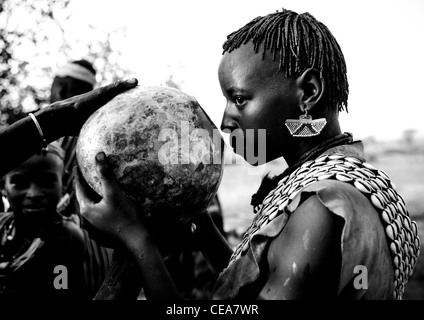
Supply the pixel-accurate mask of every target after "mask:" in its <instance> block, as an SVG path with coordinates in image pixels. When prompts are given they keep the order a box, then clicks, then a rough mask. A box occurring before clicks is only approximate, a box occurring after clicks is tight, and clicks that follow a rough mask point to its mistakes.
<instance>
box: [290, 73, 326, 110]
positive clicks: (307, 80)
mask: <svg viewBox="0 0 424 320" xmlns="http://www.w3.org/2000/svg"><path fill="white" fill-rule="evenodd" d="M296 81H297V83H298V86H299V88H300V90H301V97H300V102H301V110H302V111H305V107H306V106H308V111H310V110H312V109H313V108H314V107H315V105H317V104H318V103H319V102H320V101H321V100H322V98H323V96H324V91H325V82H324V79H323V78H322V77H321V74H320V73H319V71H318V70H316V69H314V68H309V69H306V70H305V71H304V72H303V73H302V74H301V75H300V76H299V77H298V78H297V80H296Z"/></svg>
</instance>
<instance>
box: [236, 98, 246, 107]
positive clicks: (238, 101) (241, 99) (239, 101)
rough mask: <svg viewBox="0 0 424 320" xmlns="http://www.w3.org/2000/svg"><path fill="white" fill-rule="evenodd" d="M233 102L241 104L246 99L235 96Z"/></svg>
mask: <svg viewBox="0 0 424 320" xmlns="http://www.w3.org/2000/svg"><path fill="white" fill-rule="evenodd" d="M234 102H235V104H236V105H237V106H242V105H243V104H244V103H245V102H246V99H245V98H243V97H235V98H234Z"/></svg>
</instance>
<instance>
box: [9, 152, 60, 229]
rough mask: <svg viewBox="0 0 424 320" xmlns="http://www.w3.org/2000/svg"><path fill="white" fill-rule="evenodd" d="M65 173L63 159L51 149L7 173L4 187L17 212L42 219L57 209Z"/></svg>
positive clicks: (26, 216)
mask: <svg viewBox="0 0 424 320" xmlns="http://www.w3.org/2000/svg"><path fill="white" fill-rule="evenodd" d="M62 176H63V161H62V160H61V159H60V158H59V157H58V156H56V155H54V154H52V153H47V154H39V155H35V156H33V157H32V158H30V159H29V160H28V161H26V162H25V163H24V164H22V165H21V166H19V167H18V168H16V169H14V170H13V171H11V172H10V173H8V174H7V175H6V179H5V190H6V195H7V198H8V201H9V203H10V206H11V209H12V210H13V212H14V213H15V215H20V216H22V217H23V218H25V219H28V220H32V221H38V222H39V221H40V220H43V218H48V216H49V215H51V214H52V212H54V213H55V212H56V206H57V204H58V202H59V200H60V198H61V195H62Z"/></svg>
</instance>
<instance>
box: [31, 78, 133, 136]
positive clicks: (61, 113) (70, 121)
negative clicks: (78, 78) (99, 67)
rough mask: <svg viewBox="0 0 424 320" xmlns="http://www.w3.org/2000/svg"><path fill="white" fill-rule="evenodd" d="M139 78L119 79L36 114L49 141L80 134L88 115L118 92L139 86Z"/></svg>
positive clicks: (59, 102)
mask: <svg viewBox="0 0 424 320" xmlns="http://www.w3.org/2000/svg"><path fill="white" fill-rule="evenodd" d="M137 83H138V81H137V79H130V80H119V81H115V82H114V83H112V84H109V85H107V86H103V87H100V88H97V89H95V90H92V91H90V92H87V93H84V94H81V95H78V96H74V97H71V98H68V99H66V100H62V101H58V102H55V103H53V104H51V105H50V106H48V107H46V108H43V109H41V110H39V111H38V112H37V113H36V114H35V115H36V117H37V119H38V121H39V122H40V126H41V128H42V129H43V131H44V134H45V136H46V139H47V141H52V140H56V139H58V138H60V137H62V136H76V135H78V133H79V131H80V129H81V127H82V125H83V124H84V123H85V122H86V121H87V119H88V117H90V115H91V114H92V113H93V112H94V111H96V110H97V109H99V108H100V107H102V106H103V105H105V104H106V103H107V102H108V101H110V100H112V99H113V98H114V97H115V96H117V95H118V94H120V93H122V92H124V91H127V90H129V89H132V88H134V87H135V86H137Z"/></svg>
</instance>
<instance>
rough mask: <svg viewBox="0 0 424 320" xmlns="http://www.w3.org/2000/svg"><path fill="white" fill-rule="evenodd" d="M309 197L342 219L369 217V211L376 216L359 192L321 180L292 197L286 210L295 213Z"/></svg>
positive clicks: (355, 189)
mask: <svg viewBox="0 0 424 320" xmlns="http://www.w3.org/2000/svg"><path fill="white" fill-rule="evenodd" d="M311 195H316V198H317V200H318V201H319V203H320V204H321V205H322V206H324V207H325V208H327V209H328V210H329V211H330V212H332V213H334V214H336V215H338V216H340V217H342V218H344V219H348V218H351V216H352V215H369V212H370V211H371V212H374V213H375V215H376V216H377V212H376V210H375V208H374V207H373V205H372V203H371V202H370V201H369V200H368V199H367V197H366V196H365V195H364V194H363V193H362V192H361V191H359V190H358V189H357V188H356V187H354V186H353V185H351V184H348V183H344V182H341V181H338V180H322V181H317V182H315V183H313V184H311V185H309V186H307V187H306V188H304V189H303V190H301V191H300V192H299V193H298V194H297V195H296V197H294V199H293V201H292V202H291V203H290V205H289V206H288V207H287V210H288V211H289V212H290V213H293V212H295V211H296V210H297V209H298V208H299V207H301V206H302V204H304V202H305V200H306V199H308V198H309V197H310V196H311Z"/></svg>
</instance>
